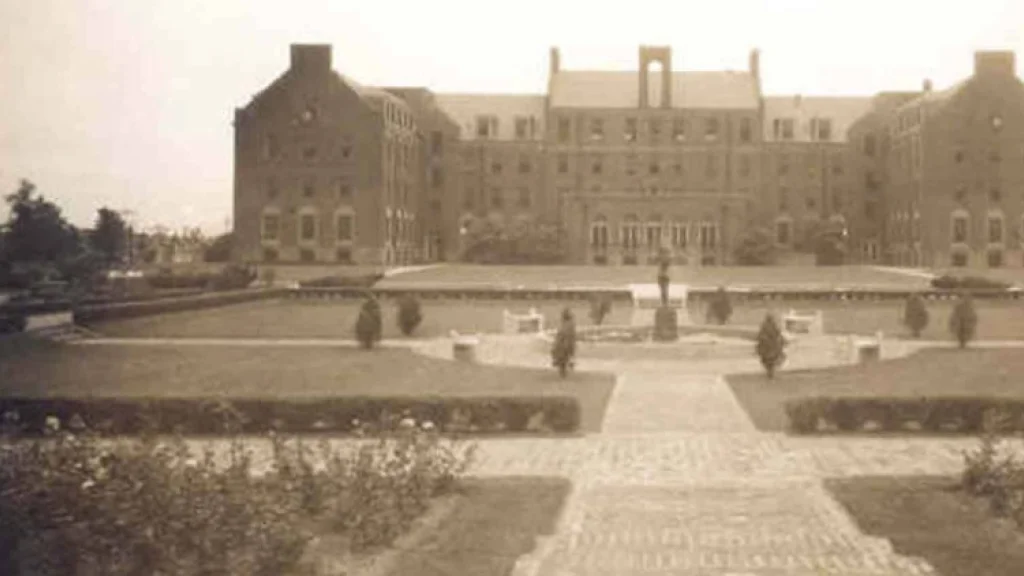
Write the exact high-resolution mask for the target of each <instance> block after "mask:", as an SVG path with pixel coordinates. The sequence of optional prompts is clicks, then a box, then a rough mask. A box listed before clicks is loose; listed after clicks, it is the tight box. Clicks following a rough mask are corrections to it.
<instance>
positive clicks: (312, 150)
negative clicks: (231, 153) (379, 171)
mask: <svg viewBox="0 0 1024 576" xmlns="http://www.w3.org/2000/svg"><path fill="white" fill-rule="evenodd" d="M299 148H300V152H299V154H300V157H301V159H302V160H304V161H306V162H314V161H316V160H320V159H323V158H325V156H324V154H325V153H324V151H323V149H322V148H321V147H319V146H317V145H315V144H311V143H306V144H300V145H299ZM353 153H354V147H353V146H352V143H351V142H347V141H346V142H342V143H341V145H340V146H338V148H337V155H336V156H334V155H332V156H334V159H341V160H351V159H352V156H353ZM282 156H283V149H282V147H281V143H280V141H279V140H278V137H277V135H276V134H267V135H266V136H264V137H263V141H262V144H261V146H260V158H261V159H262V160H276V159H279V158H281V157H282Z"/></svg>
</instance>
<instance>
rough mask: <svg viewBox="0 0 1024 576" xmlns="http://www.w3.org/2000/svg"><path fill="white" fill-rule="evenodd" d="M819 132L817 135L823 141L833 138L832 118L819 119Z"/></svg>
mask: <svg viewBox="0 0 1024 576" xmlns="http://www.w3.org/2000/svg"><path fill="white" fill-rule="evenodd" d="M817 120H818V122H817V134H815V136H816V137H817V139H818V140H819V141H821V142H828V141H829V140H832V120H830V119H828V118H818V119H817Z"/></svg>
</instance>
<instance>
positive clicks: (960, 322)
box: [949, 293, 978, 348]
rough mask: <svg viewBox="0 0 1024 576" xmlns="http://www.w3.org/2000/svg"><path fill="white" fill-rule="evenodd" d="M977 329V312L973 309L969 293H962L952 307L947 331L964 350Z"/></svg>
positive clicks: (972, 300)
mask: <svg viewBox="0 0 1024 576" xmlns="http://www.w3.org/2000/svg"><path fill="white" fill-rule="evenodd" d="M977 329H978V312H977V311H976V310H975V309H974V299H973V298H971V295H970V294H969V293H964V294H963V295H962V296H960V299H959V300H957V302H956V305H955V306H953V313H952V314H951V315H950V317H949V331H950V332H951V333H952V334H953V337H954V338H956V341H957V343H958V344H959V345H960V347H961V348H966V347H967V343H968V342H970V341H971V340H973V339H974V334H975V332H976V331H977Z"/></svg>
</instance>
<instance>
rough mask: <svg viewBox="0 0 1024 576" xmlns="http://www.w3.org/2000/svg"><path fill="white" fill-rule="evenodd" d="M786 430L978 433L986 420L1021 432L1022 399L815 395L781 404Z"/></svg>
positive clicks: (1023, 407) (802, 432) (1022, 422)
mask: <svg viewBox="0 0 1024 576" xmlns="http://www.w3.org/2000/svg"><path fill="white" fill-rule="evenodd" d="M785 410H786V415H787V417H788V418H789V424H790V429H792V430H793V431H795V432H798V433H801V434H809V433H816V432H821V431H840V432H872V431H883V432H884V431H889V432H894V431H904V430H912V431H927V432H936V433H942V432H945V433H976V432H978V431H979V430H981V429H982V424H983V423H984V421H985V418H986V417H989V416H991V415H994V414H998V415H1000V416H1001V417H1003V418H1005V420H1006V426H1007V429H1008V430H1013V431H1024V400H1015V399H1007V398H974V397H941V398H857V397H815V398H801V399H797V400H792V401H789V402H787V403H786V405H785Z"/></svg>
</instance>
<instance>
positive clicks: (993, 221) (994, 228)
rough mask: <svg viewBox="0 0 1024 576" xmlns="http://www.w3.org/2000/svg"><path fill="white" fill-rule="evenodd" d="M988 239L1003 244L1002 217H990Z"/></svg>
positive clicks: (992, 242) (991, 242) (990, 241)
mask: <svg viewBox="0 0 1024 576" xmlns="http://www.w3.org/2000/svg"><path fill="white" fill-rule="evenodd" d="M988 241H989V243H990V244H1002V243H1003V219H1002V218H989V219H988Z"/></svg>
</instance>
